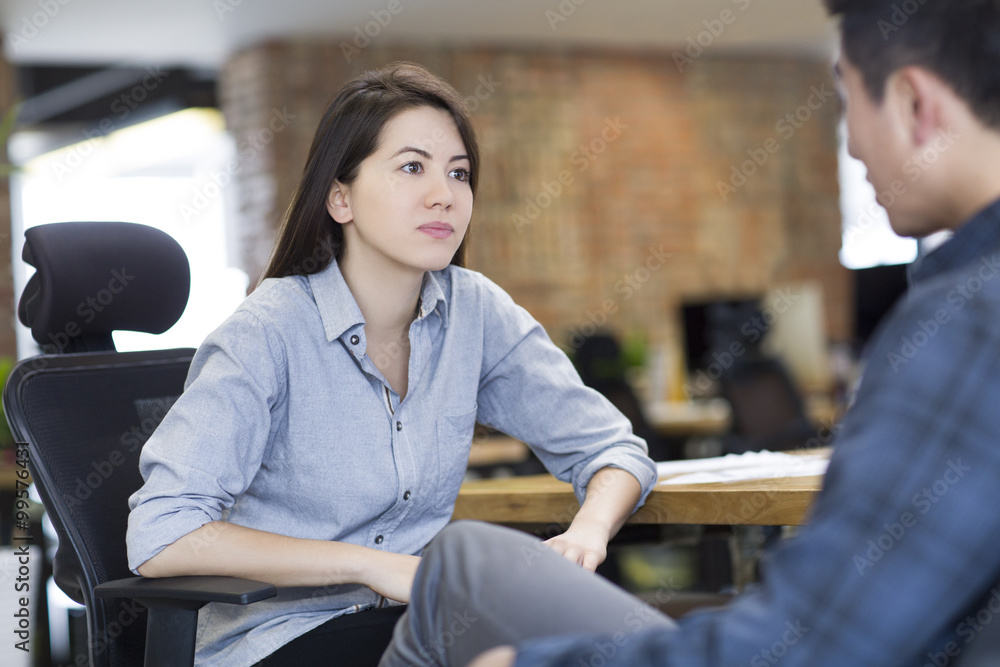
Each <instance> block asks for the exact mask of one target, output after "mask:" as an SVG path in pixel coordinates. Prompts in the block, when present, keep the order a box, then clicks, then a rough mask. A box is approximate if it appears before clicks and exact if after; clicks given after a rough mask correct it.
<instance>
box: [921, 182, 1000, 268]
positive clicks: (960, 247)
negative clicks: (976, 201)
mask: <svg viewBox="0 0 1000 667" xmlns="http://www.w3.org/2000/svg"><path fill="white" fill-rule="evenodd" d="M998 247H1000V200H997V201H995V202H994V203H993V204H991V205H989V206H987V207H986V208H984V209H983V210H982V211H980V212H979V213H977V214H976V215H974V216H973V217H972V218H971V219H970V220H969V221H968V222H966V223H965V224H964V225H962V226H961V227H959V228H958V230H957V231H956V232H955V235H954V236H952V237H951V238H950V239H949V240H948V241H946V242H945V243H943V244H942V245H941V246H940V247H938V248H936V249H934V250H933V251H931V252H930V253H929V254H928V255H927V256H925V257H923V258H921V259H919V260H917V262H916V263H915V264H914V265H913V268H912V270H911V271H910V282H911V283H912V284H917V283H920V282H923V281H925V280H928V279H930V278H933V277H934V276H937V275H940V274H942V273H946V272H947V271H951V270H953V269H957V268H960V267H962V266H965V265H967V264H971V263H973V262H976V261H979V260H982V259H983V257H984V256H985V255H989V254H992V253H993V252H995V251H997V249H998Z"/></svg>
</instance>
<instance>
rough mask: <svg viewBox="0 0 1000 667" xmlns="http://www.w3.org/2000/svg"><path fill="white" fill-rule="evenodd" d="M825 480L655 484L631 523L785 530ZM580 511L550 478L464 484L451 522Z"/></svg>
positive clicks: (542, 517)
mask: <svg viewBox="0 0 1000 667" xmlns="http://www.w3.org/2000/svg"><path fill="white" fill-rule="evenodd" d="M822 483H823V478H822V477H789V478H782V479H767V480H753V481H746V482H733V483H727V484H686V485H681V484H678V485H672V486H656V487H655V488H654V489H653V491H652V493H650V495H649V498H648V499H647V500H646V504H645V505H644V506H643V507H641V508H640V509H639V511H638V512H636V513H635V515H633V516H632V517H631V518H630V519H629V520H628V523H640V524H642V523H644V524H723V525H763V526H785V525H799V524H802V523H805V520H806V514H807V512H808V510H809V507H810V506H811V505H812V501H813V499H814V498H815V497H816V494H817V493H818V492H819V490H820V487H821V485H822ZM578 509H580V505H579V503H577V500H576V496H575V495H573V489H572V487H571V486H570V485H569V484H566V483H565V482H560V481H559V480H557V479H556V478H554V477H552V476H551V475H531V476H527V477H510V478H507V479H488V480H478V481H473V482H466V483H465V484H463V485H462V490H461V491H460V492H459V494H458V501H457V502H456V503H455V512H454V514H453V515H452V519H454V520H457V519H478V520H480V521H489V522H492V523H558V524H568V523H569V522H570V521H571V520H572V519H573V517H574V516H575V515H576V512H577V510H578Z"/></svg>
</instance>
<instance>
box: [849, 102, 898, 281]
mask: <svg viewBox="0 0 1000 667" xmlns="http://www.w3.org/2000/svg"><path fill="white" fill-rule="evenodd" d="M839 135H840V148H839V155H838V158H839V159H838V162H839V170H840V210H841V212H842V214H843V237H842V239H843V240H842V245H841V248H840V263H841V264H843V265H844V266H846V267H847V268H849V269H867V268H869V267H872V266H881V265H886V264H909V263H910V262H912V261H913V260H915V259H916V258H917V241H916V240H915V239H906V238H903V237H901V236H897V235H896V232H894V231H892V227H890V226H889V216H888V215H886V212H885V209H884V208H882V207H881V206H880V205H879V204H878V202H877V201H876V200H875V188H873V187H872V185H871V183H869V182H868V181H867V180H866V179H865V175H866V173H867V172H866V169H865V165H864V163H863V162H861V161H860V160H856V159H854V158H853V157H851V156H850V155H849V154H848V152H847V127H846V123H844V122H841V124H840V132H839Z"/></svg>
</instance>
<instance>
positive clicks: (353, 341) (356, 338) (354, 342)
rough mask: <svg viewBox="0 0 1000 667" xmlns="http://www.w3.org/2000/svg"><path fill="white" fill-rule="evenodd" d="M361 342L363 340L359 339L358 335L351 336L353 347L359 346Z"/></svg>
mask: <svg viewBox="0 0 1000 667" xmlns="http://www.w3.org/2000/svg"><path fill="white" fill-rule="evenodd" d="M360 342H361V339H360V338H358V336H357V334H355V335H353V336H351V345H357V344H358V343H360Z"/></svg>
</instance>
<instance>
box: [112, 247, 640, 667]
mask: <svg viewBox="0 0 1000 667" xmlns="http://www.w3.org/2000/svg"><path fill="white" fill-rule="evenodd" d="M410 342H411V343H410V361H409V392H408V393H407V394H406V396H405V398H404V399H403V400H400V397H399V396H398V395H397V394H396V393H395V392H394V391H392V389H391V387H390V386H389V385H388V383H387V382H386V381H385V378H384V377H383V376H382V374H381V373H380V372H379V370H378V368H376V367H375V364H374V363H373V361H372V357H377V356H378V355H379V354H392V353H393V351H392V350H368V349H367V340H366V338H365V328H364V319H363V317H362V315H361V310H360V309H359V308H358V305H357V302H355V300H354V297H353V296H352V295H351V292H350V290H349V289H348V287H347V283H345V282H344V278H343V276H342V275H341V273H340V269H339V268H338V266H337V264H336V263H335V262H334V263H331V265H330V266H329V267H328V268H327V269H325V270H323V271H321V272H319V273H316V274H313V275H311V276H309V277H302V276H295V277H288V278H280V279H277V280H266V281H264V282H263V283H262V284H261V285H260V287H259V288H258V289H257V290H256V291H254V293H253V294H251V295H250V296H249V297H247V299H246V300H245V301H244V302H243V304H242V305H241V306H240V307H239V308H238V309H237V311H236V313H234V314H233V315H232V316H231V317H230V318H229V319H228V320H227V321H226V322H225V323H223V324H222V326H221V327H219V329H217V330H216V331H214V332H213V333H212V334H211V335H209V337H208V338H207V339H206V340H205V342H204V343H203V344H202V346H201V347H200V348H199V349H198V353H197V354H196V355H195V358H194V361H193V362H192V364H191V371H190V373H189V375H188V380H187V386H186V389H185V391H184V393H183V394H182V395H181V397H180V398H179V399H178V400H177V402H176V403H175V404H174V407H173V408H172V409H171V410H170V412H169V413H168V414H167V416H166V417H165V418H164V420H163V423H162V424H161V425H160V427H159V428H158V429H157V430H156V432H155V433H154V434H153V435H152V437H151V438H150V439H149V441H148V442H147V443H146V445H145V446H144V447H143V450H142V456H141V458H140V463H139V466H140V472H141V473H142V475H143V478H144V479H145V484H144V486H143V487H142V488H141V489H139V490H138V491H137V492H136V493H135V494H134V495H133V496H132V498H131V499H130V507H131V509H132V511H131V514H130V515H129V528H128V555H129V565H130V567H132V568H133V570H134V569H135V568H137V567H138V566H139V565H141V564H142V563H144V562H145V561H146V560H148V559H149V558H151V557H152V556H154V555H155V554H157V553H158V552H159V551H160V550H161V549H163V548H164V547H165V546H167V545H169V544H171V543H172V542H174V541H175V540H177V539H178V538H179V537H181V536H183V535H186V534H187V533H190V532H191V531H193V530H195V529H196V528H199V527H200V526H202V525H203V524H205V523H208V522H210V521H216V520H220V519H225V520H228V521H231V522H233V523H238V524H240V525H243V526H249V527H251V528H256V529H259V530H265V531H270V532H273V533H279V534H282V535H290V536H293V537H303V538H314V539H323V540H337V541H341V542H353V543H355V544H360V545H364V546H367V547H370V548H372V549H380V550H385V551H393V552H397V553H405V554H419V553H420V552H421V551H422V550H423V548H424V546H425V545H426V544H427V543H428V542H429V541H430V540H431V538H433V537H434V536H435V535H436V534H437V533H438V531H440V530H441V528H443V527H444V526H445V525H446V524H447V523H448V521H449V520H450V518H451V514H452V509H453V507H454V502H455V498H456V496H457V495H458V489H459V486H460V484H461V482H462V477H463V475H464V473H465V469H466V463H467V461H468V458H469V446H470V443H471V442H472V433H473V426H474V425H475V422H476V421H477V419H478V421H480V422H482V423H484V424H488V425H491V426H495V427H496V428H498V429H500V430H502V431H504V432H506V433H509V434H510V435H512V436H514V437H516V438H519V439H521V440H524V441H525V442H527V443H528V444H530V445H531V446H532V447H533V448H534V449H535V451H536V453H537V454H538V456H539V458H540V459H541V460H542V462H543V463H544V464H545V465H546V467H548V469H549V470H551V471H552V472H553V474H555V475H556V476H557V477H559V478H560V479H562V480H564V481H570V482H572V483H573V485H574V488H575V490H576V493H577V495H578V496H579V497H580V498H582V497H583V495H584V491H585V488H586V486H587V483H588V482H589V481H590V478H591V477H592V476H593V475H594V473H596V472H597V471H598V470H599V469H600V468H603V467H605V466H614V467H617V468H621V469H623V470H626V471H628V472H630V473H632V474H633V475H634V476H635V477H636V478H637V479H638V480H639V481H640V483H641V484H642V487H643V498H645V494H648V492H649V490H650V489H651V487H652V485H653V483H654V482H655V480H656V467H655V465H654V464H653V462H652V461H650V459H649V458H648V457H647V456H646V445H645V443H644V442H643V441H642V440H641V439H639V438H637V437H636V436H634V435H633V434H632V432H631V428H630V426H629V423H628V421H627V420H626V419H625V417H623V416H622V414H621V413H620V412H618V411H617V410H616V409H615V408H614V407H613V406H612V405H611V404H610V403H609V402H608V401H607V400H605V399H604V398H603V397H602V396H601V395H600V394H598V393H597V392H595V391H593V390H592V389H589V388H587V387H585V386H584V385H583V384H582V383H581V382H580V378H579V376H578V375H577V374H576V371H575V370H574V369H573V366H572V365H571V364H570V362H569V359H567V358H566V355H565V354H563V353H562V352H561V351H560V350H559V349H558V348H557V347H556V346H555V345H553V344H552V342H551V341H550V340H549V338H548V336H547V335H546V334H545V332H544V331H543V330H542V327H541V326H539V324H538V323H537V322H536V321H535V320H534V319H533V318H532V317H531V316H530V315H529V314H528V313H527V312H526V311H525V310H524V309H523V308H520V307H518V306H517V305H515V304H514V302H513V301H512V300H511V298H510V297H509V296H508V295H507V294H506V293H505V292H504V291H503V290H501V289H500V288H499V287H497V286H496V285H495V284H494V283H492V282H490V281H489V280H488V279H486V278H485V277H484V276H482V275H481V274H478V273H476V272H474V271H468V270H466V269H461V268H458V267H448V268H446V269H445V270H443V271H437V272H434V273H428V274H426V277H425V280H424V285H423V289H422V292H421V297H420V312H419V315H418V317H417V319H416V321H414V322H413V324H412V325H411V327H410ZM206 539H210V536H209V537H207V538H206ZM382 602H383V601H382V600H381V599H380V598H379V596H378V595H376V594H375V593H374V592H373V591H372V590H370V589H368V588H366V587H364V586H361V585H353V584H351V585H341V586H329V587H326V588H282V589H280V590H279V592H278V595H277V597H275V598H272V599H270V600H264V601H262V602H258V603H256V604H253V605H249V606H246V607H240V606H237V605H225V604H210V605H207V606H206V607H205V608H204V609H203V610H202V611H201V612H200V614H199V617H198V621H199V627H198V649H197V650H198V653H197V659H198V664H199V665H227V666H228V665H232V666H236V667H239V666H243V665H251V664H253V663H255V662H257V661H258V660H260V659H261V658H263V657H264V656H266V655H269V654H270V653H272V652H274V651H275V650H276V649H277V648H279V647H280V646H282V645H283V644H285V643H286V642H288V641H289V640H291V639H293V638H295V637H297V636H299V635H301V634H303V633H304V632H307V631H308V630H311V629H312V628H314V627H317V626H319V625H320V624H322V623H324V622H325V621H327V620H329V619H331V618H334V617H336V616H339V615H341V614H344V613H348V612H351V611H357V610H359V609H365V608H368V607H372V606H374V605H378V604H381V603H382Z"/></svg>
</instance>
